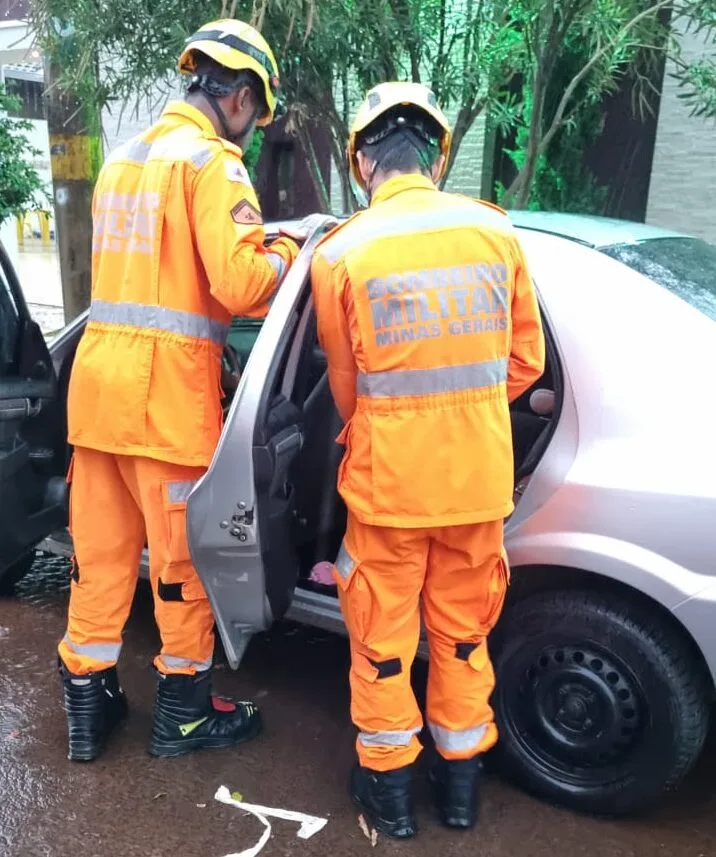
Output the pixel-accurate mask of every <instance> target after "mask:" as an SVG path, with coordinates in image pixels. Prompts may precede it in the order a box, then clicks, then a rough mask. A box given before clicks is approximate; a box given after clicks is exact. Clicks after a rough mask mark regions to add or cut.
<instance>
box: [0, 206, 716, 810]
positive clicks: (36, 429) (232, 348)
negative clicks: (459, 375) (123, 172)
mask: <svg viewBox="0 0 716 857" xmlns="http://www.w3.org/2000/svg"><path fill="white" fill-rule="evenodd" d="M514 220H515V223H516V225H517V227H518V229H519V232H520V237H521V239H522V242H523V245H524V247H525V250H526V253H527V257H528V259H529V262H530V265H531V269H532V274H533V276H534V279H535V282H536V285H537V288H538V291H539V296H540V302H541V307H542V312H543V317H544V323H545V328H546V333H547V340H548V359H547V369H546V372H545V374H544V376H543V378H542V379H541V380H540V381H539V383H538V384H537V385H536V386H535V387H534V388H533V389H532V390H530V391H528V392H527V393H526V394H525V395H524V396H522V397H521V398H520V399H519V400H518V401H517V402H515V403H514V405H513V408H512V416H513V434H514V457H515V467H516V479H515V498H516V501H517V505H516V511H515V512H514V514H513V515H512V517H511V518H510V520H509V521H508V524H507V530H506V539H507V547H508V552H509V555H510V560H511V565H512V586H511V591H510V596H509V599H508V603H507V605H506V609H505V612H504V616H503V618H502V620H501V622H500V624H499V626H498V628H497V630H496V631H495V633H494V635H493V638H492V640H491V648H492V652H493V657H494V660H495V664H496V669H497V672H498V686H497V691H496V692H495V695H494V700H493V701H494V705H495V707H496V710H497V714H498V718H499V722H500V726H501V735H502V740H501V742H500V744H499V745H498V749H497V750H496V751H495V754H494V757H495V759H496V761H497V763H498V765H499V769H500V770H501V771H502V772H504V773H505V774H507V775H508V776H510V777H511V778H513V779H514V780H515V781H516V782H518V783H519V784H521V785H522V786H523V787H525V788H527V789H529V790H530V791H531V792H533V793H535V794H537V795H539V796H541V797H543V798H546V799H547V800H550V801H553V802H557V803H561V804H564V805H567V806H569V807H572V808H574V809H577V810H582V811H588V812H596V813H607V814H616V815H628V814H634V813H637V812H641V811H644V810H645V809H647V808H650V807H651V806H653V805H654V804H655V803H657V802H658V801H659V800H660V799H661V798H662V797H663V795H664V793H665V792H667V791H668V790H670V789H672V788H674V787H675V786H676V785H677V784H678V783H679V782H680V781H681V779H682V778H683V777H684V775H685V774H686V772H687V771H688V770H689V768H690V767H691V766H692V764H693V763H694V761H695V760H696V758H697V757H698V755H699V752H700V750H701V748H702V745H703V743H704V739H705V736H706V733H707V729H708V725H709V709H710V706H711V703H712V701H713V697H714V678H715V677H716V455H714V443H713V441H714V432H715V428H716V389H715V388H714V383H713V373H714V369H716V325H715V324H714V319H715V318H716V247H714V246H713V245H710V244H708V243H706V242H703V241H700V240H697V239H695V238H690V237H686V236H682V235H677V234H674V233H670V232H665V231H662V230H656V229H652V228H649V227H646V226H644V225H641V224H630V223H625V222H620V221H607V220H600V219H596V218H587V217H577V216H569V215H559V214H533V213H520V214H516V215H515V217H514ZM268 231H269V233H270V232H271V229H270V228H269V230H268ZM274 231H275V228H274ZM317 240H318V235H317V234H316V235H314V236H312V237H311V238H310V239H309V240H308V241H307V242H306V243H305V245H304V247H303V250H302V252H301V254H300V255H299V257H298V259H297V261H296V263H295V265H294V266H293V268H292V269H291V271H290V272H289V274H288V275H287V277H286V280H285V282H284V284H283V286H282V288H281V290H280V292H279V294H278V296H277V298H276V300H275V302H274V304H273V307H272V309H271V312H270V314H269V316H268V318H267V319H266V320H265V321H264V322H263V323H261V322H256V321H253V320H248V319H236V320H235V322H234V324H233V327H232V331H231V334H230V339H229V345H228V346H227V351H226V359H227V364H228V366H229V367H234V368H236V367H237V366H240V367H241V377H240V382H239V384H238V388H237V390H236V393H235V395H234V397H233V401H231V403H230V404H229V405H228V408H227V415H226V422H225V427H224V431H223V434H222V437H221V441H220V444H219V447H218V449H217V450H216V454H215V456H214V460H213V462H212V464H211V467H210V469H209V471H208V473H207V474H206V476H205V477H204V478H203V479H202V480H201V481H200V483H199V484H198V485H197V486H196V488H195V489H194V491H193V493H192V495H191V497H190V499H189V506H188V526H189V539H190V547H191V552H192V556H193V558H194V561H195V564H196V567H197V569H198V572H199V574H200V576H201V578H202V580H203V582H204V585H205V588H206V591H207V593H208V595H209V598H210V599H211V603H212V606H213V609H214V614H215V617H216V622H217V625H218V628H219V631H220V634H221V639H222V641H223V645H224V648H225V651H226V655H227V657H228V660H229V663H230V664H231V666H232V667H234V668H236V667H238V665H239V663H240V662H241V659H242V656H243V654H244V652H245V650H246V646H247V645H248V643H249V641H250V639H251V637H252V636H253V635H254V634H255V633H257V632H260V631H263V630H265V629H267V628H268V627H269V626H270V625H271V624H272V623H273V622H274V621H276V620H277V619H280V618H281V617H284V616H288V617H289V618H292V619H295V620H297V621H299V622H304V623H307V624H310V625H314V626H318V627H320V628H323V629H328V630H331V631H336V632H341V631H343V622H342V619H341V615H340V611H339V607H338V602H337V599H336V593H335V590H334V589H333V588H332V587H330V586H324V585H321V584H316V583H312V582H310V581H309V579H308V578H309V573H310V570H311V568H312V567H313V565H314V564H315V563H317V562H320V561H323V560H332V559H333V558H334V557H335V555H336V553H337V550H338V546H339V543H340V541H341V537H342V535H343V530H344V526H345V519H346V511H345V508H344V506H343V504H342V502H341V500H340V498H339V497H338V495H337V493H336V487H335V486H336V470H337V467H338V464H339V461H340V459H341V455H342V450H341V448H340V447H339V446H338V445H336V444H335V442H334V439H335V437H336V436H337V435H338V433H339V430H340V420H339V417H338V414H337V413H336V411H335V408H334V406H333V403H332V400H331V395H330V390H329V387H328V382H327V378H326V362H325V356H324V355H323V354H322V353H321V351H320V350H319V348H318V345H317V339H316V321H315V316H314V313H313V308H312V301H311V294H310V282H309V269H310V261H311V255H312V252H313V248H314V246H315V243H316V241H317ZM1 261H2V269H3V283H2V287H1V288H0V509H1V511H0V573H4V576H3V577H2V578H1V579H0V585H2V586H4V588H5V590H6V591H8V590H9V589H10V588H11V586H12V585H13V584H14V583H15V582H16V581H17V580H18V579H19V578H20V577H21V576H22V574H23V573H26V571H27V570H28V569H29V566H30V564H31V559H32V554H31V552H32V549H33V548H34V547H35V546H36V545H38V544H40V543H42V545H41V546H42V548H43V549H44V550H49V551H51V552H54V553H61V554H63V553H64V554H69V553H71V545H70V541H69V537H68V535H67V533H66V531H65V530H64V526H65V524H66V497H65V495H66V490H65V483H64V474H65V470H66V466H67V463H68V456H69V450H68V448H67V446H66V440H65V438H66V419H65V403H64V400H65V396H66V391H67V383H68V378H69V371H70V366H71V363H72V359H73V355H74V353H75V349H76V347H77V343H78V340H79V338H80V336H81V333H82V329H83V326H84V322H85V319H84V317H82V318H79V319H77V320H76V321H75V322H73V323H72V324H71V325H69V327H67V328H66V329H65V330H64V331H62V332H61V333H60V334H59V335H58V336H57V337H56V338H55V339H53V341H52V342H51V343H50V345H49V350H48V346H47V345H46V344H45V342H44V340H43V338H42V335H41V334H40V331H39V329H38V327H37V326H36V325H35V324H34V323H32V322H31V321H30V318H29V315H28V312H27V308H26V305H25V303H24V300H23V298H22V294H21V292H20V288H19V284H18V282H17V280H16V278H15V275H14V273H13V271H12V268H11V266H10V265H9V263H8V260H7V257H6V256H5V255H4V254H3V255H2V260H1ZM178 404H179V403H178ZM479 454H480V450H479V449H476V450H475V455H479ZM43 540H44V541H43Z"/></svg>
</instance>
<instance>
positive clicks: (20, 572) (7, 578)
mask: <svg viewBox="0 0 716 857" xmlns="http://www.w3.org/2000/svg"><path fill="white" fill-rule="evenodd" d="M34 562H35V551H34V550H32V551H30V553H26V554H25V555H24V556H22V557H20V559H19V560H17V562H15V563H13V564H12V565H11V566H10V567H9V568H7V569H5V571H4V572H2V574H0V595H12V594H13V592H14V590H15V584H17V583H19V582H20V581H21V580H22V578H23V577H25V576H26V575H28V574H29V573H30V569H31V568H32V566H33V563H34Z"/></svg>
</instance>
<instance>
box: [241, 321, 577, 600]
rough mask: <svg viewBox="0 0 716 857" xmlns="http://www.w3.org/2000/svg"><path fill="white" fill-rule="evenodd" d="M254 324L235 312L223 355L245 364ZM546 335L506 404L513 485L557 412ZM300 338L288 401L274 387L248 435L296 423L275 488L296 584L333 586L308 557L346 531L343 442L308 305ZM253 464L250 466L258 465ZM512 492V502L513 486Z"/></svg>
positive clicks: (316, 556) (315, 557)
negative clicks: (297, 440)
mask: <svg viewBox="0 0 716 857" xmlns="http://www.w3.org/2000/svg"><path fill="white" fill-rule="evenodd" d="M260 329H261V321H257V320H255V319H242V318H235V319H234V321H233V324H232V326H231V330H230V332H229V337H228V343H227V348H228V349H231V350H232V351H233V352H234V356H232V358H231V359H230V360H228V361H226V362H227V363H229V364H236V363H238V365H240V366H241V367H244V366H246V363H247V361H248V358H249V355H250V353H251V349H252V347H253V344H254V342H255V341H256V337H257V336H258V333H259V331H260ZM545 329H546V330H547V328H545ZM547 340H548V348H547V355H548V356H547V363H546V369H545V373H544V375H543V376H542V378H541V379H540V380H539V381H538V382H537V383H536V384H535V385H534V386H533V387H532V388H531V389H530V390H528V391H527V392H526V393H524V394H523V395H522V396H520V398H519V399H517V400H516V401H515V402H514V403H513V404H512V406H511V415H512V431H513V447H514V462H515V486H516V488H517V487H518V486H519V485H520V483H521V482H522V480H524V479H525V478H526V477H528V476H529V475H530V474H531V473H532V472H533V470H534V469H535V467H536V466H537V464H538V463H539V460H540V458H541V457H542V454H543V453H544V451H545V449H546V447H547V445H548V443H549V440H550V438H551V435H552V429H553V426H554V425H555V424H556V421H557V418H558V415H559V404H560V401H561V392H560V391H561V381H560V376H559V363H558V361H557V360H556V354H555V352H554V347H553V343H552V340H551V336H550V334H549V331H547ZM304 343H305V344H304V350H303V354H302V359H301V361H300V364H299V369H298V371H297V375H296V382H295V385H294V392H293V394H292V396H291V401H290V402H288V401H286V400H285V398H284V397H283V396H281V395H279V394H278V393H277V392H276V391H274V392H273V394H272V396H273V398H272V402H271V404H270V406H269V413H270V414H273V419H272V418H271V417H269V420H270V421H271V422H272V423H273V425H272V426H271V427H270V428H269V427H266V428H264V430H263V431H262V432H261V434H262V435H263V437H262V438H256V439H255V446H256V448H263V447H264V445H265V444H266V443H267V441H268V439H269V438H270V437H271V436H272V435H275V434H276V432H277V431H280V430H281V428H282V427H283V426H287V425H288V424H289V423H293V424H298V425H299V426H300V429H301V434H302V446H301V448H300V451H298V452H297V453H296V455H295V457H294V458H293V460H292V462H291V465H290V468H289V470H288V482H289V483H290V484H288V485H286V486H285V490H283V491H281V492H279V495H277V496H280V497H282V498H288V497H290V498H291V504H292V516H293V521H292V536H293V543H294V548H295V550H296V552H297V554H298V558H299V562H300V577H299V582H298V585H299V586H300V587H302V588H306V589H311V590H315V591H317V592H325V593H330V594H334V593H335V587H332V586H330V587H327V586H324V585H322V584H320V583H315V582H313V581H311V580H309V576H310V573H311V569H312V568H313V567H314V565H316V564H317V563H320V562H324V561H329V562H331V561H333V559H334V558H335V556H336V555H337V553H338V549H339V547H340V543H341V540H342V538H343V534H344V532H345V526H346V514H347V513H346V508H345V505H344V503H343V501H342V499H341V497H340V496H339V494H338V491H337V488H336V482H337V474H338V467H339V464H340V462H341V458H342V456H343V452H344V450H343V447H342V446H340V445H339V444H337V443H336V442H335V440H336V437H337V436H338V435H339V433H340V431H341V428H342V421H341V418H340V417H339V415H338V412H337V410H336V408H335V405H334V404H333V398H332V396H331V391H330V387H329V383H328V373H327V363H326V356H325V354H324V353H323V351H322V350H321V348H320V347H319V344H318V338H317V331H316V319H315V314H314V313H313V312H312V311H311V314H310V321H309V329H308V330H307V332H306V336H305V339H304ZM258 463H259V462H258V461H257V462H256V464H258ZM259 469H260V468H258V467H257V473H258V472H259ZM515 499H516V502H517V501H518V499H519V491H517V492H516V495H515ZM269 538H270V536H269Z"/></svg>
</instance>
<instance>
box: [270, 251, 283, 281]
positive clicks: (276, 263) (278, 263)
mask: <svg viewBox="0 0 716 857" xmlns="http://www.w3.org/2000/svg"><path fill="white" fill-rule="evenodd" d="M266 258H267V259H268V261H269V264H270V265H271V267H272V268H273V269H274V271H276V274H277V277H278V279H279V280H280V279H281V278H282V277H283V275H284V273H285V271H286V263H285V262H284V260H283V259H282V258H281V256H279V255H278V253H267V254H266Z"/></svg>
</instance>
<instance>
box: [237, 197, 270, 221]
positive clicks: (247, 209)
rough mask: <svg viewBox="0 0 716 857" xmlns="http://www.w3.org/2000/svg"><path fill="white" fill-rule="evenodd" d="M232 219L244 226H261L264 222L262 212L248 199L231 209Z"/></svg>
mask: <svg viewBox="0 0 716 857" xmlns="http://www.w3.org/2000/svg"><path fill="white" fill-rule="evenodd" d="M231 219H232V220H233V221H234V223H238V224H240V225H242V226H260V225H261V224H262V223H263V222H264V219H263V217H262V216H261V212H260V211H259V210H258V208H256V207H255V206H253V205H251V203H250V202H249V201H248V199H242V200H241V202H237V203H236V205H235V206H234V207H233V208H232V209H231Z"/></svg>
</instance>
